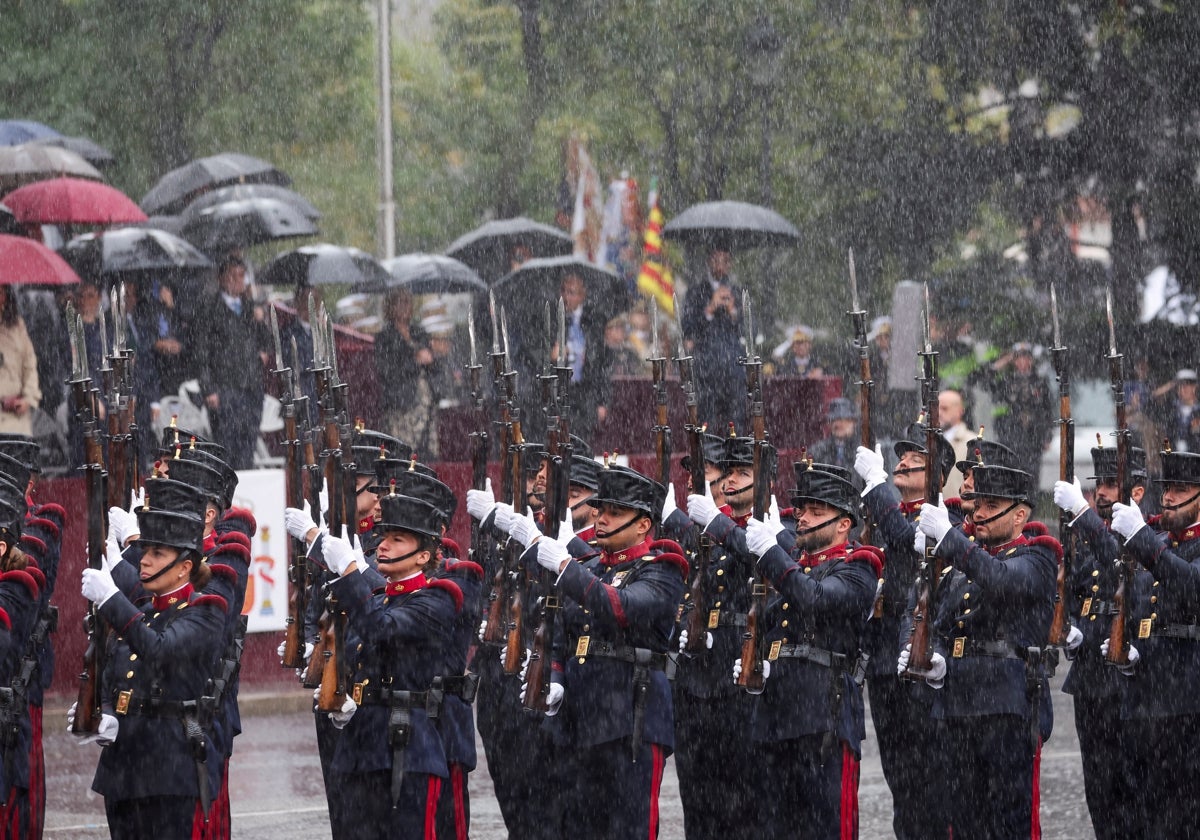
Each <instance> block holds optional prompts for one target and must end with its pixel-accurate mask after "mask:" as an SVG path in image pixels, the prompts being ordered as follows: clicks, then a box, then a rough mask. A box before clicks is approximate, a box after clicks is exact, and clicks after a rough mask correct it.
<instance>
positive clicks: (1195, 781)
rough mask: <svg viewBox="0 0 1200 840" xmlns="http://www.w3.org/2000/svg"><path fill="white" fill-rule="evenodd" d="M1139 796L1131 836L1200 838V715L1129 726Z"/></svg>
mask: <svg viewBox="0 0 1200 840" xmlns="http://www.w3.org/2000/svg"><path fill="white" fill-rule="evenodd" d="M1122 729H1123V730H1124V731H1125V732H1126V733H1127V734H1128V736H1129V740H1128V741H1127V743H1128V744H1129V745H1130V749H1131V750H1132V752H1131V754H1130V756H1129V764H1128V765H1127V766H1128V767H1129V768H1130V771H1131V772H1132V773H1137V774H1138V775H1137V776H1134V777H1133V782H1134V784H1135V785H1136V788H1137V792H1138V794H1139V795H1138V796H1137V797H1136V798H1135V799H1134V800H1133V801H1134V802H1135V803H1137V809H1136V811H1135V813H1134V816H1133V820H1134V821H1133V824H1132V825H1131V826H1129V832H1128V834H1127V835H1126V836H1128V837H1136V838H1146V840H1150V838H1160V837H1170V838H1172V840H1195V838H1200V751H1198V750H1197V747H1196V744H1197V738H1200V715H1177V716H1175V717H1163V718H1150V719H1146V720H1136V721H1125V722H1124V724H1123V726H1122Z"/></svg>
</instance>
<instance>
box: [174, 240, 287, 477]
mask: <svg viewBox="0 0 1200 840" xmlns="http://www.w3.org/2000/svg"><path fill="white" fill-rule="evenodd" d="M217 284H218V287H219V291H218V292H217V294H216V295H215V296H214V297H212V298H211V299H210V300H209V301H208V303H207V307H206V309H205V310H204V315H203V316H202V317H201V318H198V319H197V320H196V322H194V323H193V325H192V327H193V337H192V338H193V345H194V347H195V349H196V353H197V356H198V360H199V362H200V391H201V393H202V394H204V402H205V404H206V405H207V406H208V412H209V422H210V423H211V425H212V437H213V440H214V441H216V442H217V443H219V444H220V445H221V446H223V447H225V450H226V451H227V452H228V453H229V465H230V466H231V467H233V468H234V469H235V470H248V469H251V468H252V467H253V466H254V450H255V448H256V446H257V444H258V437H259V426H260V425H261V423H262V410H263V395H264V393H265V388H264V383H263V365H265V364H266V363H267V359H268V357H267V349H268V347H269V345H270V343H271V337H270V335H269V331H268V329H267V324H266V315H265V314H264V312H263V309H262V307H261V306H256V305H255V304H254V302H253V301H252V300H251V299H250V296H249V295H248V294H247V287H246V264H245V263H244V262H243V261H242V260H241V259H240V258H238V257H228V258H226V259H225V260H223V261H222V262H221V264H220V265H219V266H218V275H217Z"/></svg>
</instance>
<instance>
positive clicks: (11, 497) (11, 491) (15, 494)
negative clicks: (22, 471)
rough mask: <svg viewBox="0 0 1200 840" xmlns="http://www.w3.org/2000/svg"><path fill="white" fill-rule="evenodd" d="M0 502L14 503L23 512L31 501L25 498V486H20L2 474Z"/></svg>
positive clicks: (0, 476) (0, 478)
mask: <svg viewBox="0 0 1200 840" xmlns="http://www.w3.org/2000/svg"><path fill="white" fill-rule="evenodd" d="M0 502H5V503H6V504H9V505H12V506H13V507H14V508H16V509H17V510H19V511H22V512H24V511H25V510H27V509H28V507H29V502H28V501H27V500H26V498H25V487H24V486H22V487H18V486H17V485H16V484H14V483H13V482H12V481H11V480H10V479H8V478H6V477H4V476H2V475H0Z"/></svg>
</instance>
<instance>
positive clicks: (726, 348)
mask: <svg viewBox="0 0 1200 840" xmlns="http://www.w3.org/2000/svg"><path fill="white" fill-rule="evenodd" d="M707 269H708V270H707V271H706V272H705V274H704V275H703V276H702V277H698V278H696V280H695V282H693V283H691V284H690V285H689V286H688V290H687V295H686V296H685V297H684V299H683V312H682V313H681V324H682V327H683V335H684V338H685V340H686V342H687V344H686V346H687V347H688V348H689V349H690V350H691V352H692V355H693V357H694V358H695V366H696V386H697V388H698V389H699V392H700V393H699V399H700V416H701V417H706V418H708V421H709V422H710V423H714V424H716V423H726V422H732V423H734V424H736V425H737V426H739V427H740V426H743V425H745V416H746V400H745V398H744V396H743V395H744V394H745V393H746V372H745V370H744V369H743V368H742V366H741V365H739V364H738V358H739V357H740V356H741V355H742V339H741V330H742V290H741V289H740V288H739V287H738V285H737V281H736V278H735V277H734V275H733V254H732V253H730V251H729V247H728V245H724V244H718V245H716V246H714V247H713V249H712V250H711V251H710V252H709V255H708V263H707Z"/></svg>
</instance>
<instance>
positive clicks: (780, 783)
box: [756, 734, 858, 840]
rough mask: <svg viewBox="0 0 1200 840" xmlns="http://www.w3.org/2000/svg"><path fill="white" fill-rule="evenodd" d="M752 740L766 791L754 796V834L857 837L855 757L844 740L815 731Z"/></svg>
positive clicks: (823, 839) (818, 839) (833, 839)
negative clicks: (782, 738)
mask: <svg viewBox="0 0 1200 840" xmlns="http://www.w3.org/2000/svg"><path fill="white" fill-rule="evenodd" d="M756 746H757V747H758V750H759V754H760V755H761V757H762V770H761V776H759V778H760V779H767V780H769V782H768V784H769V787H770V791H771V794H770V796H767V797H760V798H759V800H758V808H759V819H760V821H761V823H762V825H761V834H760V835H759V836H761V837H798V836H803V837H806V838H812V840H851V838H855V837H858V759H857V758H856V757H855V755H854V753H852V752H850V750H849V748H847V747H846V745H845V744H843V743H841V742H840V741H833V742H832V743H826V739H825V736H824V734H820V735H806V736H804V737H803V738H791V739H788V740H786V741H772V742H770V743H760V744H757V745H756Z"/></svg>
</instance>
